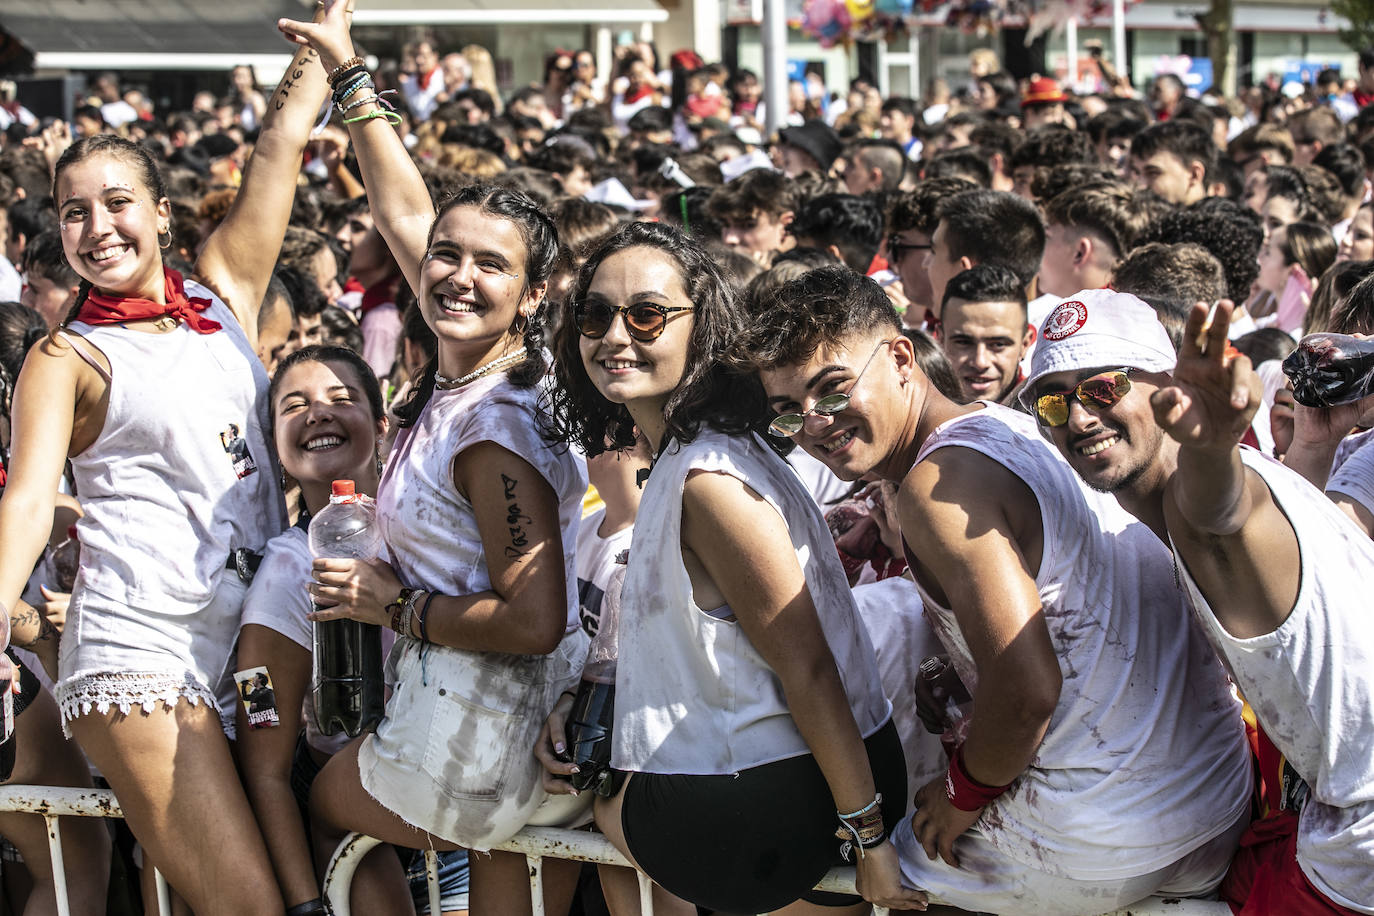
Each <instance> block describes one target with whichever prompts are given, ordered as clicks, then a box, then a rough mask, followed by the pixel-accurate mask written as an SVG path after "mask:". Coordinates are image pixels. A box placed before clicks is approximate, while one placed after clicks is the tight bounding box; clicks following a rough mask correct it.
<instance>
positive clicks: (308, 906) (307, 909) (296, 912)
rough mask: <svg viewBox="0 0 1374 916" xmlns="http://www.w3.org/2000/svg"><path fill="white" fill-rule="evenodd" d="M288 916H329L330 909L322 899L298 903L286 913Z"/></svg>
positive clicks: (317, 898)
mask: <svg viewBox="0 0 1374 916" xmlns="http://www.w3.org/2000/svg"><path fill="white" fill-rule="evenodd" d="M286 916H329V907H328V906H326V905H325V902H324V899H323V898H322V897H316V898H315V899H314V900H307V901H305V903H298V904H296V905H295V906H293V907H290V908H289V909H288V910H287V911H286Z"/></svg>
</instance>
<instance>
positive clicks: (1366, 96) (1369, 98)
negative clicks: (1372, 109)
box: [1351, 89, 1374, 108]
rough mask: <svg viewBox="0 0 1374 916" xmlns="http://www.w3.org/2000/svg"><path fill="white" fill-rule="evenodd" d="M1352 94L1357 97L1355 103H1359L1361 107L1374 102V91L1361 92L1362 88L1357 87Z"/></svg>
mask: <svg viewBox="0 0 1374 916" xmlns="http://www.w3.org/2000/svg"><path fill="white" fill-rule="evenodd" d="M1351 95H1352V96H1353V97H1354V99H1355V104H1356V105H1359V106H1360V107H1361V108H1363V107H1364V106H1366V105H1369V104H1371V103H1374V93H1367V92H1361V91H1360V90H1358V89H1356V90H1355V91H1354V92H1353V93H1351Z"/></svg>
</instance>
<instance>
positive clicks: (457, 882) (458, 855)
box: [406, 849, 468, 916]
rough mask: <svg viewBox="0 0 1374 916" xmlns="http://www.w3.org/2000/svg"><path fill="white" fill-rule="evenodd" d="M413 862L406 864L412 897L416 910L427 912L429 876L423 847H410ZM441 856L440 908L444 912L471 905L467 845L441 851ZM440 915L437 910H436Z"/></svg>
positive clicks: (422, 912)
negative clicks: (469, 900)
mask: <svg viewBox="0 0 1374 916" xmlns="http://www.w3.org/2000/svg"><path fill="white" fill-rule="evenodd" d="M407 852H409V854H410V860H409V861H410V864H409V865H407V866H406V881H408V882H410V897H411V899H412V900H414V901H415V912H416V913H418V914H420V916H425V914H426V913H428V912H429V880H428V878H427V876H426V875H425V854H424V851H423V850H420V849H412V850H407ZM437 855H438V857H439V909H440V911H441V912H445V913H448V912H452V911H453V910H466V909H467V908H468V853H467V850H466V849H455V850H453V851H452V852H441V853H438V854H437ZM436 916H437V914H436Z"/></svg>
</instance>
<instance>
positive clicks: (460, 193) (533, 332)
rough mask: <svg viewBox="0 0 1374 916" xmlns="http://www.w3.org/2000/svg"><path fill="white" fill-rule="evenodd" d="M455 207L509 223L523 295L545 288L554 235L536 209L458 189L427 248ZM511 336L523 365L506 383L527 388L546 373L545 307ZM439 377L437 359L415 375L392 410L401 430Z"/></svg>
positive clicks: (511, 197)
mask: <svg viewBox="0 0 1374 916" xmlns="http://www.w3.org/2000/svg"><path fill="white" fill-rule="evenodd" d="M458 207H476V208H477V209H478V210H479V211H480V212H482V213H485V214H488V215H490V216H496V217H500V218H502V219H507V220H510V221H511V222H512V223H514V224H515V227H516V228H517V229H518V230H519V231H520V238H521V240H522V241H523V242H524V243H525V267H524V271H523V277H524V281H525V285H524V289H523V290H522V291H521V292H522V294H523V293H525V292H528V291H529V290H530V289H532V288H534V287H536V286H541V285H543V284H544V283H546V282H548V279H549V275H550V274H552V273H553V264H554V260H555V259H556V258H557V256H558V230H557V229H555V228H554V225H553V220H551V219H549V216H548V214H547V213H545V212H544V211H543V210H542V209H540V207H539V205H538V204H536V203H535V202H534V201H533V200H531V199H530V198H529V197H528V196H526V195H525V194H523V193H521V192H520V191H514V190H510V189H508V188H500V187H496V186H493V185H487V184H474V185H468V186H466V187H462V188H459V189H458V190H457V191H455V192H454V193H453V194H452V195H451V196H449V197H448V198H446V199H445V200H444V201H443V202H442V203H441V204H440V205H439V210H438V212H437V213H436V214H435V216H434V223H433V224H431V225H430V227H429V241H428V245H433V244H434V228H435V226H437V225H438V224H439V220H441V219H442V218H443V217H444V216H445V214H447V213H448V212H449V211H450V210H454V209H456V208H458ZM512 330H518V331H519V332H520V333H521V336H522V337H523V341H524V345H525V353H526V359H525V361H524V362H523V363H521V364H520V365H519V366H517V367H516V368H514V369H512V370H511V371H510V374H509V378H510V381H511V383H512V384H514V385H517V386H519V387H522V388H529V387H532V386H533V385H534V384H536V383H537V382H538V381H539V380H540V379H541V378H543V377H544V375H545V374H546V373H547V372H548V368H549V367H548V363H547V361H546V360H545V357H544V303H543V302H540V304H539V307H538V308H536V309H535V311H534V312H533V314H531V315H530V316H529V318H528V320H527V321H524V323H523V326H522V318H521V316H519V315H517V316H516V318H515V322H514V324H513V325H512ZM438 372H439V357H438V355H437V353H436V355H435V356H434V357H433V358H432V359H430V360H429V362H427V363H426V364H425V367H424V368H423V369H421V370H420V376H419V379H418V380H417V381H416V383H415V388H414V394H412V395H411V397H410V398H408V399H407V400H406V402H405V403H404V404H401V405H400V406H398V407H396V408H395V413H396V417H397V421H398V423H399V425H400V426H402V427H406V426H411V425H413V424H414V423H415V421H416V420H418V419H419V418H420V413H421V412H422V411H423V410H424V409H425V405H426V404H428V403H429V399H430V397H431V396H432V395H433V394H434V381H435V377H436V375H437V374H438Z"/></svg>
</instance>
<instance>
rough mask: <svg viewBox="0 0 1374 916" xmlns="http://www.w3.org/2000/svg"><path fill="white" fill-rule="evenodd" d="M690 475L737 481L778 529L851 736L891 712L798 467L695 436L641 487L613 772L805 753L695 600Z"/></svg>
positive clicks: (741, 654)
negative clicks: (685, 510) (785, 536)
mask: <svg viewBox="0 0 1374 916" xmlns="http://www.w3.org/2000/svg"><path fill="white" fill-rule="evenodd" d="M692 470H705V471H718V472H721V473H725V474H729V475H730V476H732V477H737V478H739V479H740V480H742V481H744V483H745V484H747V485H748V486H749V487H750V488H751V489H752V490H754V492H756V493H758V494H759V496H761V497H763V498H764V499H765V500H767V501H768V503H769V504H770V505H772V506H773V508H774V509H776V510H777V512H778V514H779V515H781V516H782V518H783V520H784V521H785V522H786V523H787V529H788V531H789V532H790V534H791V537H792V549H793V551H795V553H796V555H797V561H798V562H799V563H800V564H801V567H802V571H803V573H804V574H805V576H806V584H807V588H808V589H809V590H810V592H811V598H812V600H813V601H814V602H815V605H816V612H817V614H818V615H819V617H820V622H821V628H822V630H823V631H824V632H825V638H826V642H827V643H828V644H829V646H830V652H831V654H832V655H834V656H835V665H836V667H837V668H838V669H839V672H840V680H841V681H842V682H843V683H844V689H845V693H846V695H847V696H848V698H849V708H850V710H851V711H852V712H853V713H854V720H855V722H856V723H857V724H858V726H859V732H860V733H861V734H862V735H863V736H864V737H868V736H869V735H871V734H873V733H874V732H875V731H877V730H878V729H879V728H881V727H882V725H883V724H884V723H885V722H886V721H887V720H888V718H889V716H890V715H891V706H890V704H889V703H888V702H887V698H886V697H885V696H884V695H883V688H882V684H881V683H880V681H879V679H878V663H877V660H876V658H875V657H874V654H873V644H872V643H871V642H870V641H869V638H868V631H867V630H866V629H865V628H864V625H863V622H862V621H861V620H860V618H859V612H858V608H857V607H855V605H854V597H853V595H852V594H851V592H850V590H849V581H848V580H847V579H846V578H845V573H844V567H843V566H842V565H841V564H840V557H839V554H838V553H837V552H836V550H835V541H834V539H833V538H832V537H831V536H830V531H829V529H828V528H826V525H825V519H824V518H822V517H821V513H820V510H818V509H817V508H816V504H815V502H813V501H812V499H811V495H810V494H809V493H808V492H807V490H806V487H805V486H804V485H803V484H802V482H801V478H799V477H798V476H797V474H796V472H795V471H793V470H792V468H791V467H789V466H788V465H787V463H786V462H784V461H783V460H782V459H781V458H779V457H778V456H777V455H776V454H775V453H774V452H772V451H771V450H769V449H768V447H767V446H765V445H764V444H763V443H762V442H760V441H759V440H758V439H757V438H756V437H754V436H726V435H724V434H722V433H718V432H715V431H714V430H709V429H703V430H702V432H701V433H700V434H699V435H698V436H697V438H696V439H695V441H693V442H691V443H689V444H686V445H673V446H670V447H669V448H667V449H665V452H664V454H662V455H660V456H659V459H658V461H657V463H655V465H654V471H653V473H652V474H651V475H650V476H649V481H648V483H646V484H645V486H644V496H643V499H642V500H641V501H640V504H639V515H638V522H637V523H636V524H635V533H634V542H633V544H632V546H631V547H630V563H629V568H628V570H627V571H626V574H625V586H624V590H623V591H622V592H621V620H620V633H619V636H620V658H619V662H618V664H617V666H616V686H615V692H616V698H615V729H614V732H613V734H612V748H611V763H612V765H614V766H616V767H618V768H620V769H623V770H631V771H635V772H644V773H681V774H688V775H719V774H727V773H738V772H739V771H741V770H744V769H748V768H749V767H754V766H759V765H760V764H764V763H771V762H773V761H775V760H786V759H788V758H791V757H799V756H801V755H803V754H809V753H811V749H810V748H809V747H808V746H807V744H806V741H805V739H803V738H802V736H801V733H800V732H799V731H797V726H796V723H794V722H793V721H792V714H791V712H790V711H789V709H788V706H787V699H786V697H784V696H783V691H782V683H781V682H780V681H779V680H778V676H777V675H776V674H775V673H774V672H773V669H772V668H770V667H769V666H768V663H767V662H766V661H764V659H763V657H762V656H761V655H759V653H758V650H757V649H755V648H754V646H753V645H752V644H751V643H750V642H749V639H748V637H746V636H745V635H744V631H743V630H742V629H741V628H740V625H739V623H737V622H735V621H730V620H722V619H720V618H717V617H713V616H711V615H709V614H708V613H706V612H705V611H702V610H701V609H699V608H698V607H697V605H696V603H695V602H694V601H693V599H692V583H691V580H690V579H689V578H688V575H687V568H686V567H685V566H684V565H683V562H682V537H681V534H682V488H683V485H684V484H685V483H686V481H687V474H688V472H689V471H692Z"/></svg>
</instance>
